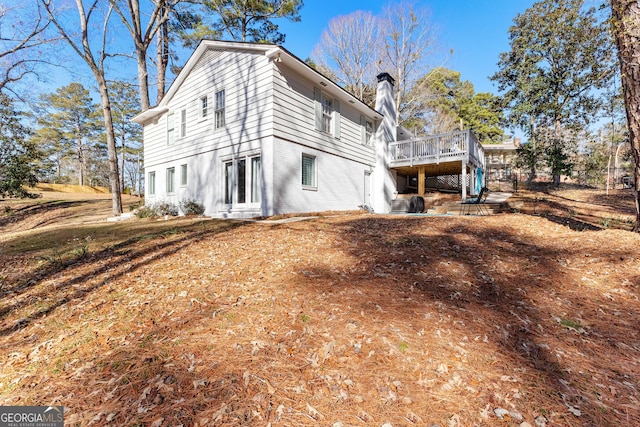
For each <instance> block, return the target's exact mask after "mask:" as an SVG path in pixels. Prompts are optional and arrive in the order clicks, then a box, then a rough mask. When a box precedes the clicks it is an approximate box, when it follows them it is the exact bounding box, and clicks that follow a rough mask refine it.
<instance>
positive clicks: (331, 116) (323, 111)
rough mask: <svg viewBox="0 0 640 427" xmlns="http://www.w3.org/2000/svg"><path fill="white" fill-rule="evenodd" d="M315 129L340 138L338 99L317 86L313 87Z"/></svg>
mask: <svg viewBox="0 0 640 427" xmlns="http://www.w3.org/2000/svg"><path fill="white" fill-rule="evenodd" d="M313 98H314V103H315V119H316V130H319V131H321V132H326V133H329V134H332V135H333V136H334V137H335V138H340V101H338V100H337V99H333V98H331V97H329V95H327V94H326V93H324V92H322V91H321V90H320V89H318V88H317V87H314V88H313Z"/></svg>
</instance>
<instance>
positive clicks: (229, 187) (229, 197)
mask: <svg viewBox="0 0 640 427" xmlns="http://www.w3.org/2000/svg"><path fill="white" fill-rule="evenodd" d="M224 203H225V204H227V205H230V204H231V203H233V162H225V164H224Z"/></svg>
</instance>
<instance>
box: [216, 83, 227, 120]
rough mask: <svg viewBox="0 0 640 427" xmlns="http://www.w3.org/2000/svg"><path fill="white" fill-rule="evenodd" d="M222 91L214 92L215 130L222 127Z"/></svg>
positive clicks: (223, 101)
mask: <svg viewBox="0 0 640 427" xmlns="http://www.w3.org/2000/svg"><path fill="white" fill-rule="evenodd" d="M224 103H225V100H224V89H223V90H221V91H218V92H216V105H215V116H216V129H220V128H221V127H224V125H225V120H224Z"/></svg>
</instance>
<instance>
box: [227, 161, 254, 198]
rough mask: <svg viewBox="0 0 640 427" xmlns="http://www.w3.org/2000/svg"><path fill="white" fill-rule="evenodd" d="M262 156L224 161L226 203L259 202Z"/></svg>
mask: <svg viewBox="0 0 640 427" xmlns="http://www.w3.org/2000/svg"><path fill="white" fill-rule="evenodd" d="M261 177H262V171H261V163H260V156H254V157H245V158H240V159H238V160H236V161H235V162H234V161H231V160H230V161H226V162H225V163H224V203H225V204H227V205H231V204H235V203H237V204H246V203H248V202H250V203H252V204H259V203H260V202H261V200H262V195H261V189H262V186H261V185H260V184H261V181H262V179H261Z"/></svg>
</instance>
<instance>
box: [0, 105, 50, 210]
mask: <svg viewBox="0 0 640 427" xmlns="http://www.w3.org/2000/svg"><path fill="white" fill-rule="evenodd" d="M22 116H23V115H22V114H21V113H20V112H18V111H16V110H15V108H14V103H13V100H12V99H11V98H9V97H8V96H6V95H3V94H1V93H0V196H2V198H5V197H7V196H8V197H37V196H36V195H34V194H32V193H29V192H28V191H26V190H25V188H24V187H25V186H33V185H35V184H36V183H37V182H38V179H37V176H36V175H37V172H38V166H37V163H38V160H39V158H40V152H39V151H38V150H37V147H36V145H35V144H33V143H31V142H29V140H28V139H27V137H28V136H29V130H28V129H27V128H26V127H25V126H24V125H23V124H22V122H21V119H22Z"/></svg>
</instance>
